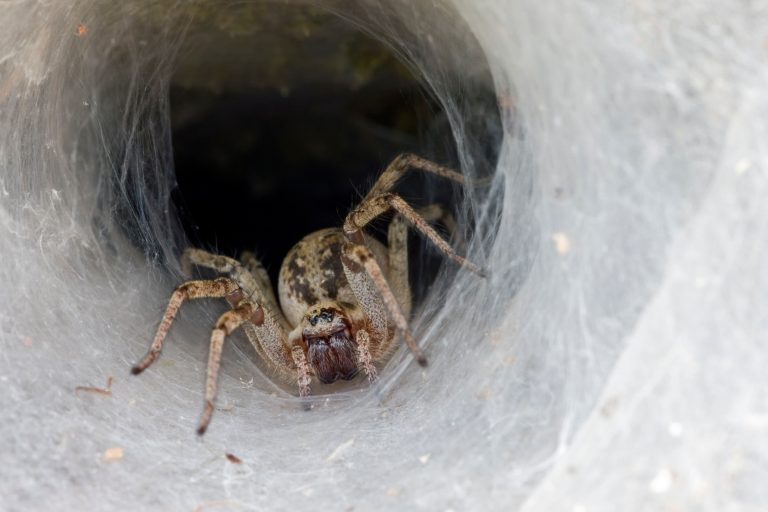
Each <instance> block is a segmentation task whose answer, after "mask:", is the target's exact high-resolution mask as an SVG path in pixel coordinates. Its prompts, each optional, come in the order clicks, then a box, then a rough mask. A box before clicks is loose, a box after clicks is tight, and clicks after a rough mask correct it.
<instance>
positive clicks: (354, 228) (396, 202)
mask: <svg viewBox="0 0 768 512" xmlns="http://www.w3.org/2000/svg"><path fill="white" fill-rule="evenodd" d="M390 209H394V210H395V211H396V212H397V213H399V214H400V215H402V216H403V218H404V219H405V220H406V221H408V222H409V223H410V224H411V226H413V227H414V228H415V229H416V230H417V231H419V232H420V233H421V234H422V235H424V236H426V237H427V238H428V239H429V240H430V241H431V242H432V243H433V244H434V245H435V246H436V247H437V248H438V249H439V250H440V252H442V253H443V254H444V255H445V256H447V257H448V258H450V259H451V260H453V261H455V262H456V263H458V264H459V265H462V266H464V267H466V268H467V269H468V270H470V271H472V272H474V273H475V274H477V275H479V276H481V277H485V271H483V270H482V269H481V268H480V267H478V266H477V265H475V264H474V263H472V262H470V261H468V260H467V259H465V258H463V257H461V256H459V255H458V254H456V251H454V250H453V248H452V247H451V246H450V244H449V243H448V242H446V241H445V240H443V238H442V237H441V236H440V235H439V234H438V233H437V231H435V229H434V228H433V227H432V226H430V225H429V224H428V223H427V221H426V220H424V218H423V217H421V216H420V215H419V214H418V213H416V211H415V210H414V209H413V208H412V207H411V205H409V204H408V203H407V202H406V201H405V200H404V199H403V198H402V197H400V196H398V195H397V194H392V193H387V194H382V195H379V196H375V197H371V198H367V199H364V200H363V202H362V203H361V204H360V206H358V207H357V208H355V209H354V210H353V211H352V213H350V214H349V215H347V218H346V220H345V221H344V234H345V235H346V236H347V239H349V240H350V241H352V242H354V243H356V244H361V243H362V240H363V236H362V229H363V228H364V227H365V226H366V225H367V224H368V223H369V222H371V221H372V220H373V219H375V218H376V217H378V216H379V215H381V214H383V213H384V212H386V211H388V210H390Z"/></svg>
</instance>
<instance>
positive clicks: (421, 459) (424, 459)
mask: <svg viewBox="0 0 768 512" xmlns="http://www.w3.org/2000/svg"><path fill="white" fill-rule="evenodd" d="M431 456H432V454H431V453H425V454H424V455H422V456H421V457H419V462H421V463H422V464H426V463H427V462H429V458H430V457H431Z"/></svg>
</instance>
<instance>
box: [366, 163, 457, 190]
mask: <svg viewBox="0 0 768 512" xmlns="http://www.w3.org/2000/svg"><path fill="white" fill-rule="evenodd" d="M409 169H418V170H420V171H425V172H430V173H432V174H436V175H438V176H441V177H443V178H447V179H449V180H453V181H455V182H457V183H461V184H462V185H463V184H464V183H465V182H466V180H465V179H464V176H463V175H462V174H460V173H458V172H456V171H455V170H453V169H451V168H449V167H445V166H444V165H440V164H438V163H435V162H433V161H431V160H427V159H426V158H422V157H420V156H417V155H414V154H411V153H403V154H402V155H399V156H398V157H396V158H395V159H394V160H392V162H391V163H390V164H389V165H388V166H387V168H386V169H384V172H382V173H381V176H379V179H378V180H376V183H374V185H373V187H371V190H370V191H369V192H368V194H367V195H366V198H370V197H374V196H378V195H380V194H383V193H385V192H389V191H390V190H392V188H393V187H394V186H395V185H396V184H397V182H398V181H400V178H402V177H403V176H404V175H405V173H406V172H408V170H409Z"/></svg>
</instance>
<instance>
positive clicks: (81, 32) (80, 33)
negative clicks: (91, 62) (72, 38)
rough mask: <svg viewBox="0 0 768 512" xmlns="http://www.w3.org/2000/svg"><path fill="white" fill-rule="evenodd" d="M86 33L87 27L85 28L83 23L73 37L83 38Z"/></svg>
mask: <svg viewBox="0 0 768 512" xmlns="http://www.w3.org/2000/svg"><path fill="white" fill-rule="evenodd" d="M87 33H88V27H87V26H85V23H80V24H79V25H78V26H77V28H76V29H75V35H76V36H77V37H83V36H85V35H86V34H87Z"/></svg>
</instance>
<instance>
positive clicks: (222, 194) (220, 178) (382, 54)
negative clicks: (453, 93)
mask: <svg viewBox="0 0 768 512" xmlns="http://www.w3.org/2000/svg"><path fill="white" fill-rule="evenodd" d="M323 27H324V28H321V29H317V30H315V31H314V32H313V33H314V34H316V39H315V40H311V38H310V40H308V41H306V40H302V41H301V44H298V45H297V44H296V41H295V40H294V39H291V41H290V44H291V45H292V46H290V50H287V54H285V55H284V54H283V53H282V50H281V49H280V48H279V47H272V48H270V49H269V51H270V52H274V55H275V57H274V58H275V59H276V60H277V61H279V62H275V63H273V64H274V66H276V67H277V69H278V71H276V72H273V73H272V75H270V76H267V77H266V78H264V77H262V76H261V75H259V76H258V78H257V79H255V78H253V77H248V76H246V77H245V78H243V77H241V76H240V75H238V74H237V73H238V72H239V71H238V70H252V68H253V67H254V66H255V67H257V68H261V69H264V68H269V69H272V70H273V71H274V69H273V67H270V63H269V62H265V61H264V59H265V58H267V59H268V58H269V56H267V57H265V56H264V54H263V53H259V57H258V58H259V59H260V60H259V61H258V62H255V61H254V62H252V63H249V62H248V61H247V58H246V57H243V55H241V54H245V55H248V54H249V53H250V54H253V53H254V48H250V47H248V45H249V42H250V44H256V43H255V42H254V41H253V40H252V39H253V38H256V39H258V38H262V39H263V38H271V39H270V40H272V44H273V45H274V44H277V43H275V41H274V39H276V40H277V41H278V42H279V41H280V40H281V39H280V37H282V36H280V37H278V36H275V35H274V34H272V35H269V36H264V35H263V34H256V35H251V36H249V37H246V38H245V39H244V40H242V41H239V42H238V43H237V45H235V47H234V48H235V50H232V51H234V52H235V53H232V52H229V53H227V52H218V53H217V51H216V50H215V46H216V44H219V43H221V44H224V45H230V46H232V42H231V37H229V36H227V35H226V34H218V35H216V34H214V35H211V34H206V35H205V37H203V38H202V40H203V41H204V43H205V44H201V45H198V46H197V47H194V48H193V51H190V52H188V53H187V54H186V55H184V56H182V61H183V60H184V59H188V60H191V61H192V62H196V64H195V65H194V66H189V65H186V66H185V64H184V63H183V62H182V64H181V65H180V68H181V69H182V71H180V72H179V74H180V75H181V77H180V78H179V79H177V80H175V81H174V82H173V83H172V86H171V91H170V92H171V116H172V140H173V152H174V161H175V169H176V178H177V182H178V188H177V189H176V190H175V191H174V195H173V200H174V203H175V206H176V208H177V211H178V212H179V214H180V218H181V221H182V224H183V226H184V229H185V232H186V234H187V236H188V238H189V240H190V242H191V243H192V244H194V245H196V246H199V247H203V248H207V249H209V250H213V251H215V252H218V253H221V254H226V255H230V256H237V255H238V254H240V253H241V252H242V251H244V250H249V251H253V252H255V253H256V255H257V256H258V257H259V259H260V260H261V261H262V262H263V263H264V264H265V266H266V267H267V269H268V270H269V272H270V275H271V277H272V281H273V284H275V283H276V276H277V272H278V270H279V268H280V264H281V262H282V259H283V257H284V256H285V255H286V253H287V252H288V250H289V249H290V248H291V247H292V246H293V245H294V244H295V243H296V242H298V241H299V240H300V239H301V238H302V237H303V236H305V235H307V234H309V233H311V232H312V231H314V230H317V229H321V228H325V227H331V226H341V224H342V222H343V219H344V216H345V215H346V213H347V212H348V211H349V210H350V209H351V208H352V207H353V206H355V205H356V204H357V203H358V202H359V200H360V199H361V197H362V195H363V194H365V192H366V191H367V190H368V188H369V187H370V185H371V184H372V183H373V182H374V181H375V179H376V178H377V177H378V175H379V173H380V172H381V170H382V169H383V168H384V167H385V166H386V165H387V164H388V163H389V162H390V161H391V160H392V159H393V158H394V157H395V156H397V155H398V154H399V153H402V152H414V153H417V154H420V155H422V156H425V157H428V158H431V159H434V160H436V161H439V162H441V163H444V164H448V165H452V166H455V165H456V164H457V157H456V148H455V144H454V140H453V136H452V134H451V131H450V127H449V124H448V122H447V120H446V116H445V113H444V112H443V111H442V110H441V109H440V107H439V105H438V103H437V102H435V101H434V100H433V99H432V98H431V97H430V96H429V95H428V94H427V93H425V91H424V89H423V87H422V86H421V84H419V83H418V81H417V80H416V79H415V78H414V77H413V76H412V74H411V73H410V72H409V71H408V69H407V68H406V67H405V66H404V65H402V64H401V63H400V62H399V61H398V60H397V59H396V58H395V56H394V55H393V54H392V53H391V52H390V51H389V50H388V48H386V47H385V46H384V45H383V44H381V43H380V42H378V41H376V40H374V39H371V38H370V37H369V36H367V35H365V34H362V33H360V32H356V31H354V30H353V29H352V28H350V27H349V26H347V25H345V24H342V22H341V21H340V20H338V19H330V18H329V19H328V20H324V25H323ZM328 27H330V28H328ZM278 29H279V30H283V29H284V25H280V26H279V27H278ZM217 37H218V38H219V39H217ZM193 39H194V38H193ZM258 45H262V46H263V44H262V43H259V44H258ZM201 52H202V53H201ZM205 52H212V55H214V56H215V57H216V58H208V59H207V60H206V56H205V55H206V54H205ZM243 59H246V60H245V61H244V60H243ZM254 59H255V57H254ZM201 60H202V61H203V63H200V61H201ZM340 62H341V63H342V64H344V63H345V64H346V65H348V67H347V68H345V67H344V65H341V66H340V65H339V63H340ZM281 66H282V67H283V68H285V69H283V68H281ZM233 69H235V71H233ZM361 70H364V73H362V75H361ZM248 72H252V71H243V73H248ZM361 76H362V77H363V78H361ZM233 77H235V78H233ZM489 98H490V101H491V104H493V101H494V100H495V98H494V96H493V95H492V94H490V95H489ZM492 139H493V138H492V137H489V139H488V140H489V141H490V146H493V148H494V149H493V151H495V146H494V144H495V141H493V140H492ZM494 156H495V155H494ZM397 192H398V193H400V194H401V195H403V197H404V198H405V199H406V200H408V201H410V202H412V203H413V204H414V206H420V205H425V204H428V203H430V202H441V203H444V204H448V205H452V204H455V203H456V201H457V199H458V198H457V197H456V195H457V193H456V187H455V186H453V185H452V184H451V183H446V182H445V181H444V180H439V179H438V180H435V179H429V178H425V177H424V176H423V175H422V174H420V173H412V174H411V175H410V176H409V177H408V178H407V179H405V180H403V182H402V183H401V184H400V185H399V186H398V188H397ZM386 220H387V218H386V217H383V218H382V219H381V221H379V222H376V223H374V224H373V226H372V227H373V228H374V231H376V228H378V235H379V236H380V237H381V236H382V235H383V234H384V233H385V231H384V228H385V226H386ZM412 240H413V242H414V243H412V246H413V247H414V250H413V255H412V261H413V262H414V264H413V265H412V269H411V274H412V275H413V274H414V273H415V272H418V273H419V274H420V276H421V277H422V279H421V281H425V280H424V279H423V276H424V275H434V274H435V272H436V270H437V268H438V267H439V264H440V263H441V262H442V261H443V260H442V258H440V257H438V256H437V255H436V254H434V251H426V252H425V251H424V244H423V242H422V241H421V240H419V239H416V238H415V237H412ZM412 282H413V279H412ZM420 289H421V288H420V287H418V286H417V287H415V291H416V292H417V293H418V291H419V290H420Z"/></svg>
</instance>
